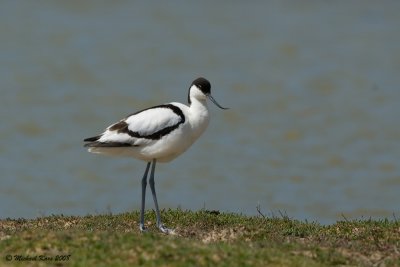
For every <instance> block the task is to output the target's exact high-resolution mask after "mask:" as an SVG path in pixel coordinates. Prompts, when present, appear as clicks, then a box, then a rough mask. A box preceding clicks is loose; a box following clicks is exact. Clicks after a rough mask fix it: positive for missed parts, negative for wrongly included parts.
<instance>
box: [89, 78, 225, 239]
mask: <svg viewBox="0 0 400 267" xmlns="http://www.w3.org/2000/svg"><path fill="white" fill-rule="evenodd" d="M207 99H210V100H211V101H212V102H213V103H214V104H215V105H217V106H218V107H219V108H221V109H226V108H223V107H221V106H220V105H219V104H218V103H217V102H216V101H215V99H214V98H213V97H212V96H211V84H210V82H209V81H208V80H206V79H205V78H202V77H200V78H197V79H196V80H194V81H193V82H192V84H191V85H190V87H189V93H188V102H189V105H184V104H181V103H177V102H172V103H168V104H163V105H158V106H154V107H151V108H148V109H144V110H141V111H138V112H136V113H133V114H131V115H129V116H127V117H126V118H124V119H122V120H120V121H119V122H117V123H115V124H112V125H111V126H109V127H107V129H106V130H105V131H104V132H103V133H102V134H100V135H97V136H95V137H90V138H86V139H85V140H84V141H85V142H86V144H85V147H87V148H88V151H89V152H92V153H99V154H106V155H117V156H125V157H133V158H137V159H140V160H143V161H146V162H147V167H146V171H145V173H144V176H143V178H142V205H141V220H140V229H141V230H142V231H143V230H145V227H144V206H145V193H146V185H147V174H148V171H149V168H150V165H151V163H152V168H151V174H150V180H149V182H150V188H151V191H152V195H153V199H154V203H155V207H156V215H157V225H158V227H159V228H160V230H161V231H163V232H165V233H170V232H171V230H170V229H168V228H166V227H164V226H163V224H162V222H161V217H160V213H159V208H158V204H157V197H156V193H155V187H154V170H155V165H156V162H157V161H159V162H168V161H171V160H173V159H175V158H176V157H178V156H179V155H180V154H182V153H183V152H185V151H186V150H187V149H188V148H189V147H190V146H191V145H192V144H193V143H194V142H195V141H196V140H197V139H198V138H199V136H200V135H201V134H202V133H203V132H204V131H205V129H206V128H207V126H208V123H209V119H210V115H209V112H208V108H207V102H206V100H207Z"/></svg>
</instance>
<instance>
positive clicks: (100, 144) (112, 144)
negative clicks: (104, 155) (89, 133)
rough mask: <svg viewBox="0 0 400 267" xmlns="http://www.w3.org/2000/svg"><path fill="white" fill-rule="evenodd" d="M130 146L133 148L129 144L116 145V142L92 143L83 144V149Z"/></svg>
mask: <svg viewBox="0 0 400 267" xmlns="http://www.w3.org/2000/svg"><path fill="white" fill-rule="evenodd" d="M130 146H135V145H133V144H130V143H118V142H107V143H103V142H92V143H87V144H85V147H130Z"/></svg>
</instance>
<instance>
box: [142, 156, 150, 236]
mask: <svg viewBox="0 0 400 267" xmlns="http://www.w3.org/2000/svg"><path fill="white" fill-rule="evenodd" d="M150 163H151V162H148V163H147V166H146V170H145V171H144V174H143V178H142V202H141V206H140V224H139V229H140V231H142V232H143V231H146V227H144V206H145V202H146V186H147V174H148V173H149V168H150Z"/></svg>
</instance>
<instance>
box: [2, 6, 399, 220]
mask: <svg viewBox="0 0 400 267" xmlns="http://www.w3.org/2000/svg"><path fill="white" fill-rule="evenodd" d="M399 11H400V3H397V2H395V1H383V2H379V3H378V2H374V1H363V4H362V5H360V4H359V3H358V2H344V1H343V2H335V3H333V2H332V3H330V2H329V3H328V2H316V1H301V2H295V1H276V2H261V1H260V2H254V3H245V2H243V3H241V2H237V3H229V4H228V3H223V2H218V3H214V2H204V3H200V2H198V3H191V4H188V3H185V2H180V1H169V2H165V3H158V2H142V3H136V2H130V1H126V2H125V1H121V2H98V1H93V2H90V1H89V2H84V3H83V2H79V1H63V2H61V1H59V2H53V1H40V2H26V1H3V2H1V3H0V36H1V42H0V62H1V63H0V90H1V98H0V99H1V100H0V104H1V105H0V114H1V123H0V138H1V142H0V169H1V186H0V218H6V217H25V218H33V217H37V216H42V215H49V214H73V215H85V214H92V213H103V212H108V211H111V212H113V213H118V212H125V211H130V210H134V209H138V208H139V204H140V179H141V176H142V173H143V171H144V168H145V163H143V162H140V161H137V160H133V159H124V158H111V157H104V156H96V155H92V154H89V153H87V152H86V151H85V149H84V148H83V147H82V139H83V138H85V137H89V136H92V135H94V134H97V133H100V132H101V131H102V130H103V129H104V128H105V127H107V126H108V125H109V124H111V123H113V122H115V121H117V120H119V119H121V118H122V117H124V116H125V115H127V114H130V113H132V112H134V111H136V110H139V109H142V108H145V107H148V106H151V105H156V104H160V103H165V102H170V101H181V102H185V101H186V97H187V90H188V86H189V84H190V83H191V81H192V80H193V79H195V78H196V77H198V76H204V77H206V78H207V79H209V80H210V81H211V84H212V93H213V95H214V97H215V98H216V99H217V101H218V102H220V103H221V105H223V106H229V107H230V108H231V109H230V110H228V111H221V110H219V109H218V108H216V107H213V106H212V104H210V109H211V113H212V121H211V124H210V126H209V128H208V129H207V131H206V133H205V134H204V135H203V136H202V137H201V138H200V140H199V141H198V142H197V143H196V144H195V145H194V146H193V147H192V148H191V149H190V150H189V151H187V152H186V153H185V154H184V155H183V156H181V157H180V158H178V159H177V160H175V161H174V162H172V163H170V164H165V165H163V164H159V165H158V167H157V170H156V183H157V190H158V197H159V202H160V206H161V207H162V208H176V207H181V208H183V209H193V210H197V209H201V208H206V209H213V210H214V209H215V210H217V209H218V210H221V211H230V212H240V213H244V214H249V215H255V214H257V210H256V207H257V206H258V205H259V206H260V207H261V210H262V211H263V212H264V213H265V214H266V215H273V214H279V212H284V213H286V214H288V215H289V216H290V217H293V218H296V219H302V220H303V219H307V220H310V221H312V220H315V221H318V222H321V223H332V222H334V221H336V220H338V219H342V218H343V216H345V217H346V218H350V219H351V218H361V217H363V218H370V217H371V218H393V214H394V215H395V216H400V214H399V205H398V203H399V202H400V194H399V191H400V165H399V162H398V160H399V159H400V142H399V140H400V126H399V123H398V121H399V120H398V115H399V114H400V105H399V104H398V103H399V102H400V88H399V84H400V75H399V73H400V50H399V47H400V35H399V31H398V29H399V28H400V17H399V16H398V14H399ZM147 203H148V208H152V207H153V205H152V201H151V200H150V198H149V200H148V202H147Z"/></svg>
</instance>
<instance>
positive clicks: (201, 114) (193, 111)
mask: <svg viewBox="0 0 400 267" xmlns="http://www.w3.org/2000/svg"><path fill="white" fill-rule="evenodd" d="M191 102H192V103H191V104H190V107H189V122H190V125H191V126H192V129H193V134H194V135H195V137H196V138H197V137H199V136H200V135H201V134H202V133H203V132H204V131H205V129H206V128H207V126H208V123H209V121H210V115H209V112H208V108H207V101H206V99H204V100H203V99H202V100H198V99H197V98H192V99H191Z"/></svg>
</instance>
